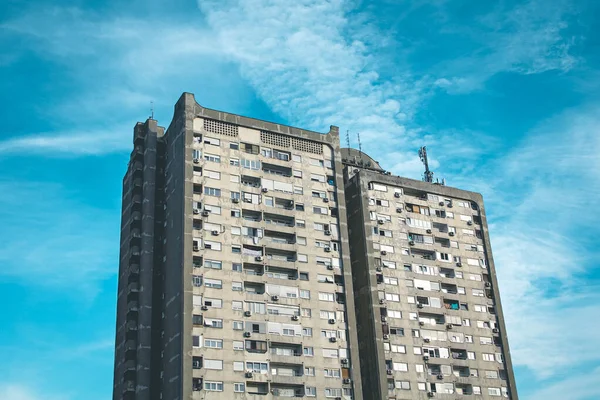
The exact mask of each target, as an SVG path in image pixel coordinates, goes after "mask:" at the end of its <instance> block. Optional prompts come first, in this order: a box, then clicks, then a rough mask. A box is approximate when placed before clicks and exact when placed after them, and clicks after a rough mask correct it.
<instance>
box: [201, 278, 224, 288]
mask: <svg viewBox="0 0 600 400" xmlns="http://www.w3.org/2000/svg"><path fill="white" fill-rule="evenodd" d="M204 286H206V287H207V288H213V289H222V288H223V281H221V280H220V279H209V278H206V279H205V280H204Z"/></svg>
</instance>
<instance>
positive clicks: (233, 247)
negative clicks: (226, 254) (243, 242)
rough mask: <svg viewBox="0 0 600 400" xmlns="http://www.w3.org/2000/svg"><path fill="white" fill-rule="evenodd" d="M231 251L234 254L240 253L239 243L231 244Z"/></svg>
mask: <svg viewBox="0 0 600 400" xmlns="http://www.w3.org/2000/svg"><path fill="white" fill-rule="evenodd" d="M231 252H232V253H235V254H240V253H241V252H242V246H239V245H236V244H234V245H231Z"/></svg>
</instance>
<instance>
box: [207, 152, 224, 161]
mask: <svg viewBox="0 0 600 400" xmlns="http://www.w3.org/2000/svg"><path fill="white" fill-rule="evenodd" d="M204 159H205V160H206V161H210V162H214V163H220V162H221V157H219V156H218V155H216V154H207V153H204Z"/></svg>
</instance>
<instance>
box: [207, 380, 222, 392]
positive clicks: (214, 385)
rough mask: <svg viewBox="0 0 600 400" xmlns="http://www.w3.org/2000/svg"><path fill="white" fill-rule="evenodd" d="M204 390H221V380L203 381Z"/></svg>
mask: <svg viewBox="0 0 600 400" xmlns="http://www.w3.org/2000/svg"><path fill="white" fill-rule="evenodd" d="M204 390H207V391H209V392H222V391H223V382H204Z"/></svg>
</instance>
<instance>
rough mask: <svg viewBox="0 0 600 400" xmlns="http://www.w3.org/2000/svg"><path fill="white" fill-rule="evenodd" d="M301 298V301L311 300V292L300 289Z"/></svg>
mask: <svg viewBox="0 0 600 400" xmlns="http://www.w3.org/2000/svg"><path fill="white" fill-rule="evenodd" d="M300 298H301V299H310V290H302V289H300Z"/></svg>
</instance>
